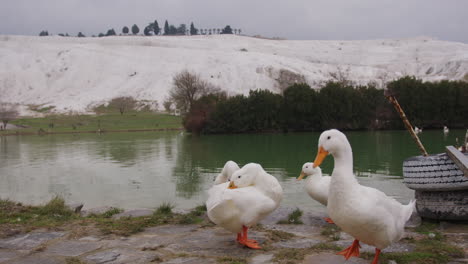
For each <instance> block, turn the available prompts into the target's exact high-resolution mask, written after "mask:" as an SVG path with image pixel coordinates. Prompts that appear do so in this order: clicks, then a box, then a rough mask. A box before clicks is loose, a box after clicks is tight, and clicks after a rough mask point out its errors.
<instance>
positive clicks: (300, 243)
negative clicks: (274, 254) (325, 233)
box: [273, 238, 322, 248]
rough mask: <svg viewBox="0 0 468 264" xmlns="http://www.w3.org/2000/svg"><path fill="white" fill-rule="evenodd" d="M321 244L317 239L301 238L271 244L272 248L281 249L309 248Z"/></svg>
mask: <svg viewBox="0 0 468 264" xmlns="http://www.w3.org/2000/svg"><path fill="white" fill-rule="evenodd" d="M321 242H322V241H321V240H317V239H310V238H301V239H290V240H286V241H280V242H276V243H274V244H273V246H274V247H281V248H309V247H312V246H314V245H316V244H319V243H321Z"/></svg>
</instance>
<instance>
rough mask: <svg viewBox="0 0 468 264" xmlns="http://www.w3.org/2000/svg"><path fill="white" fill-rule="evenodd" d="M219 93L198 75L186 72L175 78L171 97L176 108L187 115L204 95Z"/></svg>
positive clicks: (217, 89)
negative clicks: (196, 101) (195, 102)
mask: <svg viewBox="0 0 468 264" xmlns="http://www.w3.org/2000/svg"><path fill="white" fill-rule="evenodd" d="M218 91H220V89H219V88H217V87H215V86H213V85H212V84H210V83H208V82H206V81H204V80H202V79H201V78H200V76H198V75H197V74H195V73H192V72H189V71H187V70H184V71H182V72H180V73H178V74H177V75H176V76H174V79H173V87H172V89H171V90H170V91H169V97H170V100H171V101H172V102H174V103H175V105H176V107H177V108H178V109H180V110H181V111H182V113H184V114H185V113H187V112H188V111H189V110H190V108H191V107H192V105H193V102H194V101H195V100H197V99H198V98H200V97H201V96H203V95H206V94H209V93H215V92H218Z"/></svg>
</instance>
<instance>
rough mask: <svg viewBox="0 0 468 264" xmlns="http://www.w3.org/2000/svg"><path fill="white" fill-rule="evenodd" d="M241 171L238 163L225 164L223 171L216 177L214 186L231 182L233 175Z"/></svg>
mask: <svg viewBox="0 0 468 264" xmlns="http://www.w3.org/2000/svg"><path fill="white" fill-rule="evenodd" d="M239 169H240V168H239V165H237V163H235V162H234V161H232V160H230V161H228V162H226V164H224V167H223V170H222V171H221V173H220V174H218V176H217V177H216V179H215V182H214V184H215V185H218V184H221V183H224V182H227V181H230V180H231V175H232V174H233V173H234V172H235V171H237V170H239Z"/></svg>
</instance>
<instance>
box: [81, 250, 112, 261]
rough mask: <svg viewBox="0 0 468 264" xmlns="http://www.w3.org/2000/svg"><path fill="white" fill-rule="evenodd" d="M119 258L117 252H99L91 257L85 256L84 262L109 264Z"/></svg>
mask: <svg viewBox="0 0 468 264" xmlns="http://www.w3.org/2000/svg"><path fill="white" fill-rule="evenodd" d="M119 256H120V253H119V252H116V251H114V250H111V251H103V252H99V253H97V254H94V255H91V256H87V257H86V260H88V261H92V262H94V263H97V264H101V263H106V262H109V261H114V260H116V259H117V258H118V257H119Z"/></svg>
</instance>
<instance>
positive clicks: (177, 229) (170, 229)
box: [145, 225, 198, 235]
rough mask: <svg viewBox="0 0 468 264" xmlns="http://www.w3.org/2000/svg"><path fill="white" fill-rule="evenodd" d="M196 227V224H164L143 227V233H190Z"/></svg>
mask: <svg viewBox="0 0 468 264" xmlns="http://www.w3.org/2000/svg"><path fill="white" fill-rule="evenodd" d="M197 229H198V226H197V225H164V226H157V227H150V228H146V229H145V234H157V235H174V234H183V233H191V232H192V231H195V230H197Z"/></svg>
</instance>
